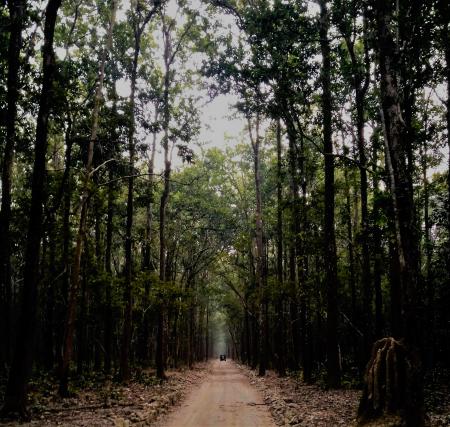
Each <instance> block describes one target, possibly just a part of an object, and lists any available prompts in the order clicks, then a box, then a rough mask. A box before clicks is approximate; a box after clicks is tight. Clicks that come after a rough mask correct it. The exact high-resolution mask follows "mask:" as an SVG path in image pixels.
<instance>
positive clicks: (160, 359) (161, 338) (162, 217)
mask: <svg viewBox="0 0 450 427" xmlns="http://www.w3.org/2000/svg"><path fill="white" fill-rule="evenodd" d="M163 31H164V34H165V37H164V39H165V46H164V63H165V74H164V95H163V96H164V101H163V102H164V104H163V109H164V110H163V131H164V137H163V149H164V183H163V191H162V194H161V200H160V206H159V280H160V281H161V283H164V282H165V281H166V280H167V276H166V256H167V254H166V252H167V248H166V245H167V243H166V210H167V203H168V200H169V194H170V173H171V158H170V157H171V156H170V153H169V122H170V110H169V90H170V65H171V59H170V58H171V56H172V52H171V45H170V35H169V30H168V29H167V28H166V27H165V26H164V29H163ZM165 310H166V309H165V303H164V302H163V303H162V304H160V307H159V310H158V335H157V345H156V373H157V376H158V378H161V379H165V378H166V374H165V372H164V370H165V364H166V363H165V360H164V359H165V358H164V347H165V335H166V333H165V323H166V321H165Z"/></svg>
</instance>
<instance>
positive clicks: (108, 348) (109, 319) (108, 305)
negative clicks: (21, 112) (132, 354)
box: [104, 165, 114, 374]
mask: <svg viewBox="0 0 450 427" xmlns="http://www.w3.org/2000/svg"><path fill="white" fill-rule="evenodd" d="M113 179H114V171H113V166H111V165H110V166H109V173H108V180H109V184H108V208H107V219H106V247H105V271H106V273H107V280H108V283H106V289H105V319H104V322H105V323H104V347H105V366H104V369H105V373H106V374H110V373H111V353H112V346H113V342H112V341H113V329H114V328H113V313H112V296H111V290H112V289H111V288H112V269H111V258H112V238H113V231H114V230H113V218H114V184H113Z"/></svg>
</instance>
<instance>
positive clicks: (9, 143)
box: [0, 0, 26, 372]
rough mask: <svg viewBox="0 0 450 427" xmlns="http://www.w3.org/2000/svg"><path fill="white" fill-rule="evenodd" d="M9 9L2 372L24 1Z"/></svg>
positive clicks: (1, 231)
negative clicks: (12, 175)
mask: <svg viewBox="0 0 450 427" xmlns="http://www.w3.org/2000/svg"><path fill="white" fill-rule="evenodd" d="M8 8H9V26H10V30H9V45H8V75H7V82H6V85H7V95H6V101H7V111H6V141H5V146H4V149H3V164H2V188H1V194H2V197H1V199H2V201H1V208H0V236H2V244H1V245H0V299H1V300H0V308H1V310H0V311H1V312H2V321H1V322H0V323H1V326H0V342H1V343H2V346H1V347H2V349H1V350H0V372H1V371H2V370H3V368H4V367H5V364H9V362H10V359H11V344H12V342H11V341H12V340H11V330H12V328H11V326H12V325H11V314H12V313H11V310H12V307H11V304H12V301H11V299H12V290H11V238H10V224H11V181H12V177H11V174H12V167H13V163H14V148H15V145H16V119H17V101H18V97H19V85H20V82H19V68H20V50H21V47H22V28H23V20H24V15H25V11H26V3H25V0H8Z"/></svg>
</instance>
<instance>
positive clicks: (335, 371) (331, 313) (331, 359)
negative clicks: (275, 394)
mask: <svg viewBox="0 0 450 427" xmlns="http://www.w3.org/2000/svg"><path fill="white" fill-rule="evenodd" d="M319 3H320V29H319V32H320V50H321V53H322V61H323V63H322V70H321V82H322V120H323V147H324V155H325V212H324V213H325V219H324V244H325V246H324V258H325V259H326V260H327V261H326V271H325V282H326V289H327V327H326V329H327V332H326V337H327V383H328V386H329V387H332V388H335V387H339V386H340V382H341V368H340V360H339V348H338V324H339V317H338V301H337V300H338V288H339V283H338V276H337V257H336V237H335V231H334V196H335V189H334V157H333V142H332V99H331V50H330V41H329V40H328V29H329V12H328V7H327V1H326V0H320V2H319Z"/></svg>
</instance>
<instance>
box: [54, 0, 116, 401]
mask: <svg viewBox="0 0 450 427" xmlns="http://www.w3.org/2000/svg"><path fill="white" fill-rule="evenodd" d="M110 7H111V10H110V17H109V20H108V23H109V25H108V30H107V36H106V42H105V47H104V48H103V49H102V51H101V53H100V58H99V59H100V62H99V69H98V81H97V87H96V90H95V96H94V108H93V111H92V126H91V134H90V138H89V146H88V153H87V162H86V168H85V171H84V176H83V189H82V194H81V202H80V203H81V213H80V221H79V225H78V234H77V238H76V247H75V254H74V259H73V264H72V269H71V278H70V287H69V299H68V305H67V317H66V323H65V328H64V342H63V349H62V359H61V366H60V383H59V394H60V395H61V396H65V397H66V396H68V394H69V390H68V379H69V367H70V361H71V358H72V351H73V334H74V328H75V321H76V310H77V298H78V289H79V287H80V267H81V255H82V253H83V244H84V240H85V238H86V221H87V215H88V209H89V198H90V192H91V188H90V187H91V182H92V173H93V170H92V165H93V159H94V147H95V144H96V141H97V137H98V132H99V113H100V107H101V102H102V98H103V82H104V79H105V65H106V62H107V58H108V53H109V52H111V49H112V35H113V28H114V23H115V20H116V10H117V0H112V1H111V5H110Z"/></svg>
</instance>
